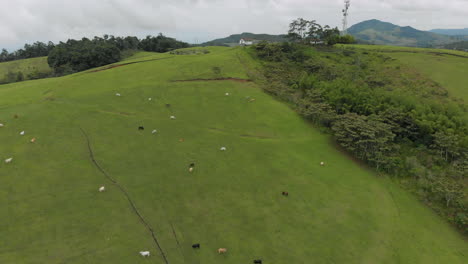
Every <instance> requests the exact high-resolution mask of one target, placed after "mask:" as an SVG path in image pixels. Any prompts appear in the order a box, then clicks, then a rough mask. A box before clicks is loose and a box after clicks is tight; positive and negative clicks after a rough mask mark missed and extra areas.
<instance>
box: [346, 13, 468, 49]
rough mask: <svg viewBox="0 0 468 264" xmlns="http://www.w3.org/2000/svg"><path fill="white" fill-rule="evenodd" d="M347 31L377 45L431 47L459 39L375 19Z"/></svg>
mask: <svg viewBox="0 0 468 264" xmlns="http://www.w3.org/2000/svg"><path fill="white" fill-rule="evenodd" d="M348 33H349V34H351V35H353V36H354V37H356V38H357V39H359V40H363V41H365V42H367V43H372V44H377V45H395V46H410V47H433V46H441V45H443V44H447V43H451V42H455V41H457V40H458V41H459V40H460V39H459V38H458V39H455V38H453V37H451V36H446V35H440V34H436V33H432V32H427V31H421V30H417V29H414V28H412V27H400V26H397V25H394V24H391V23H388V22H382V21H379V20H376V19H372V20H367V21H363V22H361V23H358V24H355V25H353V26H352V27H350V28H349V30H348Z"/></svg>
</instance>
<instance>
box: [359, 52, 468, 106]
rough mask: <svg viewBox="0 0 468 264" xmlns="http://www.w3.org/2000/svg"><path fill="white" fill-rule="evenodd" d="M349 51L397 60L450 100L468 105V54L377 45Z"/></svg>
mask: <svg viewBox="0 0 468 264" xmlns="http://www.w3.org/2000/svg"><path fill="white" fill-rule="evenodd" d="M351 47H354V48H359V49H368V50H372V51H378V52H383V53H385V54H386V55H388V56H390V57H392V58H395V59H398V61H399V62H401V63H402V64H404V65H407V66H409V67H410V68H412V69H414V70H415V71H418V72H420V73H422V74H424V75H425V76H427V77H429V78H430V79H432V80H434V81H436V82H438V83H439V84H441V85H442V86H443V87H445V88H446V89H447V90H448V91H449V96H452V97H455V98H461V99H463V100H464V102H465V103H466V102H468V85H467V82H466V80H467V77H468V52H463V51H454V50H444V49H424V48H405V47H393V46H379V45H351Z"/></svg>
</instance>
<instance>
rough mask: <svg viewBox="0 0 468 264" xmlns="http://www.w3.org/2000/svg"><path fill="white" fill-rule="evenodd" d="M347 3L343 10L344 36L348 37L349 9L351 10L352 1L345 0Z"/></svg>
mask: <svg viewBox="0 0 468 264" xmlns="http://www.w3.org/2000/svg"><path fill="white" fill-rule="evenodd" d="M344 3H345V7H344V9H343V11H342V12H343V31H341V32H342V34H343V35H347V34H348V9H349V6H350V5H351V0H345V1H344Z"/></svg>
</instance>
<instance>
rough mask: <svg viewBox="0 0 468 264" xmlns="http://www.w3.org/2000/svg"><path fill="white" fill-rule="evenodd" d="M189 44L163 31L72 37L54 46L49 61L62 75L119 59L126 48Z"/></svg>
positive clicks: (158, 49)
mask: <svg viewBox="0 0 468 264" xmlns="http://www.w3.org/2000/svg"><path fill="white" fill-rule="evenodd" d="M188 46H189V44H187V43H185V42H181V41H177V40H176V39H173V38H169V37H166V36H164V35H163V34H159V35H158V36H156V37H154V36H147V37H146V38H144V39H141V40H140V39H138V38H137V37H125V38H121V37H114V36H108V35H105V36H104V37H103V38H100V37H94V39H87V38H83V39H81V40H71V39H70V40H68V41H67V42H60V43H59V44H58V45H56V46H55V48H54V49H53V50H52V51H51V52H50V54H49V57H48V63H49V65H50V67H52V68H53V69H54V71H55V73H56V74H57V75H63V74H68V73H73V72H78V71H83V70H86V69H90V68H94V67H99V66H102V65H106V64H110V63H114V62H117V61H119V60H120V59H121V52H122V51H126V50H144V51H153V52H167V51H171V50H174V49H179V48H185V47H188Z"/></svg>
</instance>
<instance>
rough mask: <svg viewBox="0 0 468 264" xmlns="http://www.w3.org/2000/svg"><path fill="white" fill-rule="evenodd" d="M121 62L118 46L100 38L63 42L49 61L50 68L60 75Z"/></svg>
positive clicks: (54, 50) (53, 52)
mask: <svg viewBox="0 0 468 264" xmlns="http://www.w3.org/2000/svg"><path fill="white" fill-rule="evenodd" d="M119 60H120V50H119V49H118V48H117V46H115V45H113V44H111V43H109V42H107V41H105V40H104V39H100V38H94V39H93V40H89V39H87V38H83V39H82V40H68V41H67V42H66V43H63V42H61V43H60V44H58V45H57V46H55V48H54V49H53V50H52V51H51V52H50V54H49V57H48V59H47V61H48V63H49V65H50V67H52V68H53V69H54V70H55V72H56V73H57V74H60V75H62V74H66V73H70V72H78V71H83V70H87V69H90V68H94V67H99V66H102V65H106V64H110V63H114V62H117V61H119Z"/></svg>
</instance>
